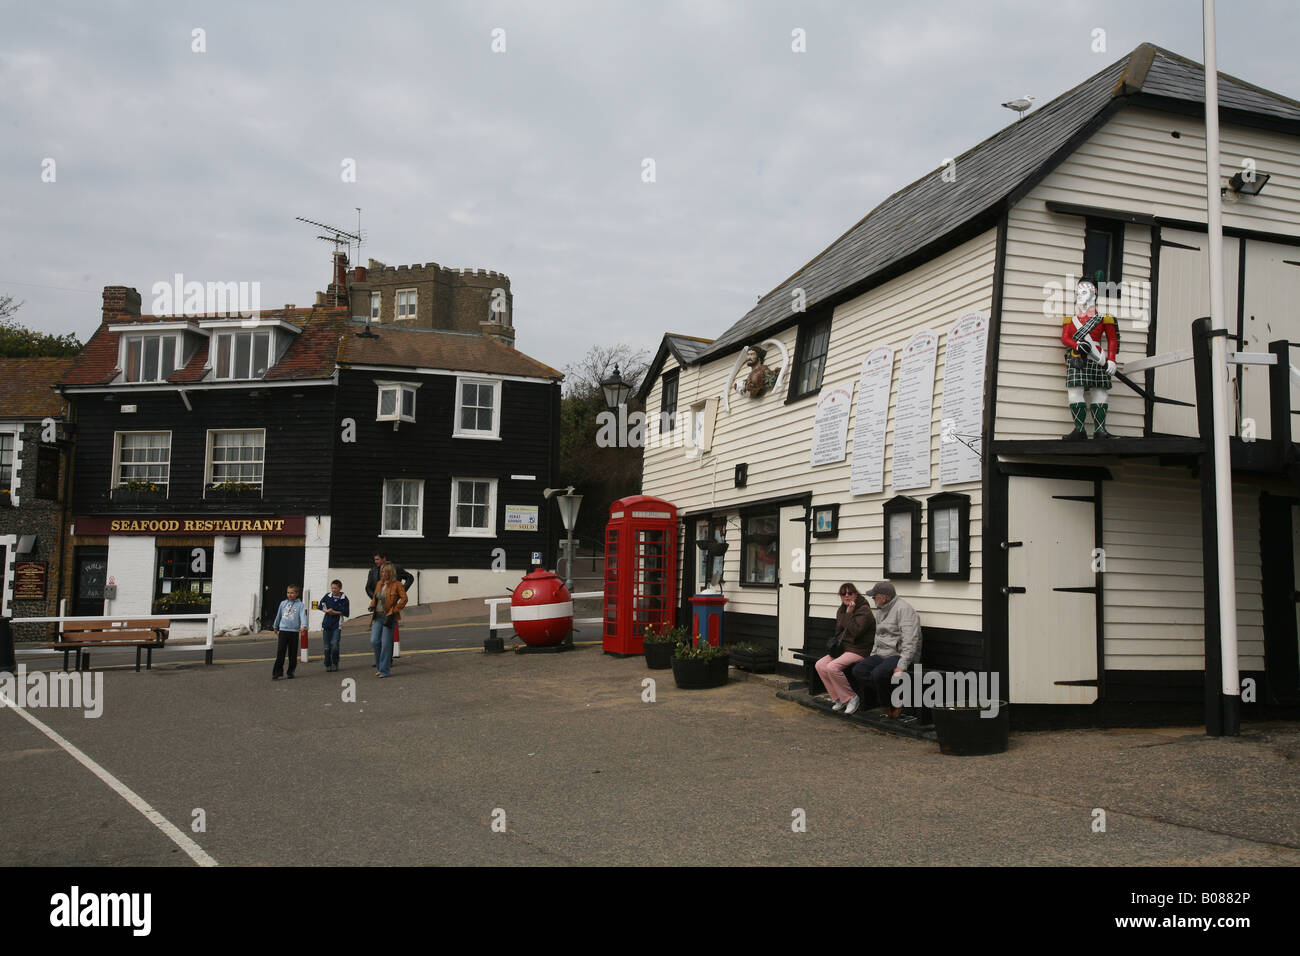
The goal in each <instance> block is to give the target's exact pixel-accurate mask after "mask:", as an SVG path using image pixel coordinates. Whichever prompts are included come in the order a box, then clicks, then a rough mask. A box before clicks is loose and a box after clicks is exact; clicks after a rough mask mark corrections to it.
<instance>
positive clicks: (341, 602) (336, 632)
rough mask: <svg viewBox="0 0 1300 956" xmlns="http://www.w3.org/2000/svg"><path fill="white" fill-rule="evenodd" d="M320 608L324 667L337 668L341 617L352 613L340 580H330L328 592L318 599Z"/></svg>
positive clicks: (341, 630) (341, 624) (334, 669)
mask: <svg viewBox="0 0 1300 956" xmlns="http://www.w3.org/2000/svg"><path fill="white" fill-rule="evenodd" d="M320 609H321V610H322V611H324V612H325V620H324V621H323V622H321V640H322V641H323V643H324V644H325V669H326V670H327V671H336V670H338V669H339V638H340V636H341V635H342V633H343V619H344V618H345V617H348V616H350V615H351V614H352V606H351V604H350V603H349V601H348V596H347V595H346V594H344V593H343V582H342V581H337V580H335V581H331V582H330V593H329V594H327V595H325V596H324V597H323V598H321V599H320Z"/></svg>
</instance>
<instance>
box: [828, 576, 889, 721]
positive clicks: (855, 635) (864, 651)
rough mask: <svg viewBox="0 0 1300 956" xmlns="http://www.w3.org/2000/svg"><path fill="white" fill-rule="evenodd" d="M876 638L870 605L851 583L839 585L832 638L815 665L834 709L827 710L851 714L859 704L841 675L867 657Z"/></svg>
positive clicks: (846, 679) (873, 617)
mask: <svg viewBox="0 0 1300 956" xmlns="http://www.w3.org/2000/svg"><path fill="white" fill-rule="evenodd" d="M875 636H876V618H875V616H874V615H873V614H872V613H871V602H870V601H868V600H867V599H866V598H864V597H863V596H862V594H861V592H859V591H858V589H857V588H856V587H854V586H853V585H852V584H851V583H849V582H847V581H846V582H845V583H844V584H841V585H840V606H839V609H838V610H837V611H836V612H835V636H834V637H832V638H831V641H830V644H829V645H828V646H827V648H826V656H825V657H823V658H821V659H820V660H819V661H817V663H816V665H814V666H816V668H817V676H819V677H820V678H821V679H822V683H823V684H825V685H826V690H827V691H829V692H830V695H831V700H833V701H834V702H835V706H833V707H832V708H831V710H833V711H835V712H836V713H839V712H840V711H841V710H842V711H844V713H845V714H846V715H847V714H852V713H854V712H855V711H856V710H857V709H858V707H859V706H861V704H862V701H861V700H860V699H859V698H858V695H857V694H855V693H853V689H852V687H850V686H849V679H848V678H847V677H845V676H844V671H845V670H847V669H848V668H850V667H852V666H853V665H854V664H856V663H858V661H861V660H865V659H866V657H867V655H868V654H870V653H871V645H872V644H873V642H874V640H875Z"/></svg>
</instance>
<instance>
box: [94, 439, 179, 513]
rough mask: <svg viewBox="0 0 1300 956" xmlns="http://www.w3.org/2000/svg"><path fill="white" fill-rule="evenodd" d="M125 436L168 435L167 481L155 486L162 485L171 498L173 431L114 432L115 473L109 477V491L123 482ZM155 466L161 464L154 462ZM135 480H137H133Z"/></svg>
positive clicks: (158, 482)
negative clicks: (123, 440)
mask: <svg viewBox="0 0 1300 956" xmlns="http://www.w3.org/2000/svg"><path fill="white" fill-rule="evenodd" d="M123 435H166V436H167V480H166V481H156V482H154V484H156V485H162V486H163V490H164V492H165V493H166V497H171V493H172V433H171V431H161V430H154V429H147V428H142V429H128V430H127V431H115V432H113V473H112V474H111V475H110V476H109V485H108V487H109V490H110V491H111V490H112V489H113V488H116V487H118V486H119V485H121V484H122V483H123V482H122V436H123ZM154 464H159V463H158V462H154ZM132 480H135V479H132Z"/></svg>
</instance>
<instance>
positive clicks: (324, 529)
mask: <svg viewBox="0 0 1300 956" xmlns="http://www.w3.org/2000/svg"><path fill="white" fill-rule="evenodd" d="M337 576H338V575H334V574H330V517H329V515H308V516H307V535H306V548H305V554H304V556H303V572H302V586H303V590H304V591H305V592H306V597H307V598H308V600H311V601H319V600H320V599H321V598H323V597H324V596H325V595H326V594H328V593H329V590H330V580H331V579H332V578H335V577H337ZM362 593H363V594H364V593H365V588H364V587H363V588H362ZM308 606H310V605H308ZM353 610H356V609H355V608H353ZM310 617H311V627H312V630H318V629H319V628H320V626H321V622H322V621H323V620H324V619H325V614H324V613H323V612H321V611H311V612H310Z"/></svg>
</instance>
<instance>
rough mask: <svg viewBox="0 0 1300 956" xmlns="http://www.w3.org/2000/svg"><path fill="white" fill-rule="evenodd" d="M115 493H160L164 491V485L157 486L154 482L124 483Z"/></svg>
mask: <svg viewBox="0 0 1300 956" xmlns="http://www.w3.org/2000/svg"><path fill="white" fill-rule="evenodd" d="M113 490H114V491H149V492H154V493H159V492H161V491H162V485H155V484H154V483H153V482H152V481H124V482H122V483H121V484H120V485H118V486H117V487H116V488H115V489H113Z"/></svg>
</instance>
